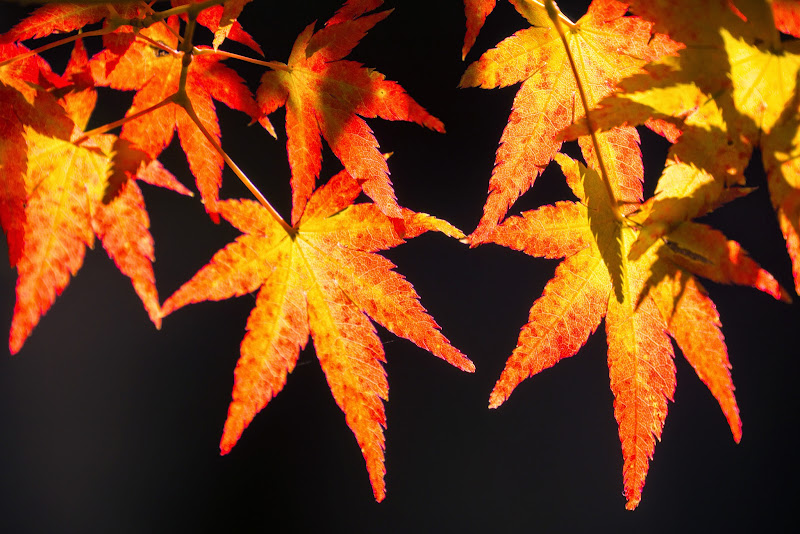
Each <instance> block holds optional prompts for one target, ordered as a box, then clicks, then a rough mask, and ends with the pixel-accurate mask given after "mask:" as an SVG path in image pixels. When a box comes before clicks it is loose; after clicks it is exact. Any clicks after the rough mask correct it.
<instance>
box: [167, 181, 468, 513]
mask: <svg viewBox="0 0 800 534" xmlns="http://www.w3.org/2000/svg"><path fill="white" fill-rule="evenodd" d="M359 192H360V187H359V185H358V183H357V182H356V181H355V180H354V179H353V178H352V177H350V176H349V175H348V174H347V173H346V172H344V171H342V172H341V173H339V174H338V175H336V176H335V177H334V178H332V179H331V180H330V181H329V182H328V183H327V184H325V185H324V186H323V187H321V188H319V189H317V190H316V191H315V192H314V194H313V196H312V197H311V199H310V200H309V202H308V205H307V207H306V210H305V212H304V214H303V216H302V218H301V219H300V221H299V223H298V225H297V227H296V230H291V232H287V230H286V229H285V228H284V227H283V226H282V225H281V224H279V223H278V222H276V219H274V218H273V217H272V216H271V215H270V213H269V212H268V211H267V210H266V209H264V208H263V207H262V206H260V205H259V204H257V203H255V202H253V201H247V200H243V201H236V200H232V201H221V202H220V204H219V208H220V214H221V215H222V217H223V218H224V219H225V220H227V221H229V222H230V223H231V224H233V225H234V226H236V227H237V228H238V229H239V230H241V231H242V232H243V235H242V236H240V237H239V238H237V239H236V241H234V242H233V243H231V244H229V245H227V246H226V247H225V248H223V249H222V250H220V251H219V252H217V253H216V254H215V255H214V257H213V258H212V259H211V261H210V262H209V263H208V265H206V266H205V267H203V268H202V269H201V270H200V271H199V272H198V273H197V274H196V275H195V276H194V277H193V278H192V279H191V280H190V281H189V282H187V283H186V284H184V285H183V286H182V287H181V288H180V289H178V291H176V292H175V294H174V295H172V296H171V297H169V298H168V299H167V301H166V302H165V303H164V306H163V313H164V315H167V314H169V313H171V312H173V311H175V310H176V309H178V308H180V307H182V306H185V305H186V304H189V303H193V302H201V301H204V300H222V299H227V298H230V297H233V296H239V295H243V294H245V293H249V292H252V291H255V290H257V289H259V288H260V290H259V292H258V296H257V297H256V307H255V308H254V309H253V311H252V313H251V314H250V317H249V318H248V321H247V333H246V334H245V337H244V339H243V340H242V345H241V358H240V359H239V362H238V364H237V366H236V371H235V373H234V377H235V381H234V388H233V400H232V402H231V405H230V408H229V410H228V418H227V421H226V422H225V429H224V431H223V435H222V440H221V443H220V449H221V451H222V453H223V454H225V453H227V452H229V451H230V450H231V448H232V447H233V446H234V445H235V443H236V442H237V440H238V439H239V437H240V436H241V434H242V432H243V430H244V428H245V427H246V426H247V425H248V424H249V423H250V421H252V419H253V417H254V416H255V414H256V413H257V412H258V411H259V410H261V409H262V408H264V406H266V404H267V403H268V402H269V401H270V399H272V397H274V396H275V395H276V394H278V392H280V390H281V389H282V388H283V386H284V384H285V382H286V376H287V374H288V373H290V372H291V371H292V369H293V368H294V366H295V363H296V362H297V358H298V355H299V352H300V350H301V349H302V348H304V347H305V345H306V343H307V340H308V337H309V334H310V335H311V337H312V339H313V340H314V347H315V349H316V352H317V357H318V358H319V361H320V364H321V366H322V370H323V371H324V372H325V376H326V377H327V380H328V384H329V386H330V388H331V392H332V393H333V397H334V399H335V400H336V403H337V404H338V405H339V407H340V408H341V409H342V411H343V412H344V414H345V419H346V421H347V424H348V426H349V427H350V429H351V430H352V431H353V434H355V437H356V441H357V442H358V444H359V446H360V447H361V451H362V454H363V455H364V459H365V461H366V465H367V471H368V473H369V478H370V481H371V483H372V488H373V492H374V494H375V498H376V499H377V500H378V501H380V500H382V499H383V498H384V495H385V489H384V480H383V478H384V473H385V468H384V437H383V428H384V427H385V424H386V418H385V414H384V408H383V403H382V402H381V400H382V399H383V400H386V399H387V395H388V385H387V382H386V376H385V373H384V370H383V367H382V366H381V363H382V362H383V361H384V352H383V346H382V344H381V342H380V340H379V339H378V336H377V334H376V332H375V328H374V327H373V325H372V323H371V322H370V319H372V321H375V322H376V323H378V324H381V325H382V326H384V327H385V328H386V329H387V330H389V331H390V332H392V333H394V334H395V335H397V336H400V337H404V338H406V339H409V340H411V341H412V342H414V343H416V344H417V345H418V346H420V347H422V348H424V349H426V350H428V351H430V352H431V353H433V354H434V355H436V356H438V357H440V358H442V359H443V360H445V361H447V362H449V363H450V364H452V365H454V366H456V367H458V368H460V369H462V370H465V371H470V372H472V371H474V365H473V364H472V362H471V361H470V360H468V359H467V358H466V357H465V356H464V355H463V354H461V352H459V351H458V350H457V349H455V348H454V347H452V346H451V345H450V343H449V341H448V340H447V339H446V338H445V337H444V336H443V335H442V334H441V333H440V331H439V327H438V326H437V324H436V323H435V322H434V321H433V319H432V318H431V317H430V316H429V315H428V314H427V312H426V311H425V309H424V308H423V307H422V306H421V304H420V303H419V298H418V296H417V294H416V292H415V291H414V289H413V287H412V286H411V284H410V283H408V282H407V281H406V280H405V279H404V278H403V277H402V276H401V275H400V274H398V273H396V272H394V271H393V270H392V269H393V268H394V265H393V264H392V263H391V262H390V261H388V260H387V259H385V258H384V257H382V256H380V255H378V254H375V252H376V251H379V250H384V249H387V248H391V247H394V246H397V245H399V244H401V243H403V242H404V238H410V237H414V236H416V235H419V234H421V233H424V232H426V231H429V230H433V231H439V232H443V233H444V234H446V235H449V236H453V237H463V234H462V233H461V232H459V231H458V230H457V229H455V228H454V227H452V226H450V225H449V224H448V223H446V222H444V221H441V220H438V219H435V218H434V217H431V216H429V215H425V214H421V213H414V212H411V211H409V210H405V209H404V210H403V211H402V214H403V221H404V223H405V235H404V236H403V237H400V236H398V234H397V233H396V231H395V230H394V225H393V224H392V219H390V218H388V217H387V216H385V215H384V214H383V213H381V211H380V210H379V209H378V208H377V207H376V206H375V205H374V204H353V201H354V200H355V198H356V197H357V196H358V194H359Z"/></svg>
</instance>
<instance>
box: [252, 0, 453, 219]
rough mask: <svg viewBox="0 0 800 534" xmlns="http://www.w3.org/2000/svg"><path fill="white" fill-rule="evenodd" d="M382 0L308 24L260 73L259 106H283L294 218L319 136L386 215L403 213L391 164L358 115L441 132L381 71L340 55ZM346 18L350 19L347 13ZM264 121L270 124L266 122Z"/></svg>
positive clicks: (310, 181) (318, 150)
mask: <svg viewBox="0 0 800 534" xmlns="http://www.w3.org/2000/svg"><path fill="white" fill-rule="evenodd" d="M379 4H380V2H375V1H372V0H370V1H366V2H364V1H361V2H348V3H347V4H346V5H345V6H344V7H343V8H342V9H341V10H340V11H339V12H338V13H337V14H336V15H334V18H332V19H331V20H330V21H328V24H327V25H326V26H325V27H324V28H323V29H321V30H319V31H317V32H314V25H313V24H312V25H310V26H308V27H307V28H306V29H305V30H304V31H303V32H302V33H301V34H300V36H299V37H298V38H297V40H296V41H295V43H294V47H293V48H292V52H291V54H290V56H289V61H288V63H287V64H286V65H285V66H284V67H283V68H280V69H278V70H274V71H269V72H266V73H265V74H264V76H263V77H262V78H261V85H260V86H259V89H258V92H257V100H258V104H259V106H260V107H261V112H262V113H263V114H264V115H268V114H270V113H272V112H273V111H275V110H276V109H278V108H279V107H281V106H286V137H287V141H286V148H287V151H288V156H289V164H290V166H291V169H292V179H291V183H292V219H291V222H292V224H294V223H296V222H297V221H298V220H300V217H301V216H302V215H303V210H304V209H305V205H306V202H307V201H308V199H309V197H310V196H311V192H312V191H313V190H314V184H315V182H316V179H317V177H318V176H319V172H320V169H321V166H322V142H321V139H320V137H324V138H325V141H326V142H327V143H328V145H329V146H330V147H331V150H332V151H333V153H334V154H335V155H336V157H337V158H339V160H340V161H341V162H342V164H343V165H344V168H345V169H346V170H347V171H348V172H349V173H350V174H351V175H352V176H353V177H354V178H355V179H356V180H358V182H359V183H360V184H361V186H362V188H363V190H364V193H366V194H367V195H368V196H369V197H370V198H372V199H373V200H374V201H375V203H376V204H377V206H378V207H379V208H380V209H381V211H383V212H384V213H385V214H387V215H389V216H390V217H394V218H398V219H402V218H403V217H402V210H401V209H400V207H399V206H398V204H397V199H396V198H395V195H394V189H393V188H392V184H391V181H390V180H389V168H388V166H387V164H386V161H385V159H384V157H383V155H382V154H381V152H380V150H379V149H378V141H377V140H376V139H375V136H374V135H373V133H372V131H371V130H370V128H369V126H367V123H366V122H365V121H364V118H372V117H381V118H383V119H386V120H405V121H412V122H416V123H417V124H421V125H423V126H426V127H428V128H431V129H433V130H436V131H439V132H443V131H444V126H443V125H442V123H441V121H439V119H437V118H435V117H433V116H432V115H430V114H429V113H428V112H427V111H425V110H424V109H423V108H422V107H421V106H420V105H419V104H417V102H415V101H414V100H413V99H412V98H411V97H410V96H408V95H407V94H406V92H405V91H404V90H403V88H402V87H400V85H398V84H397V83H395V82H392V81H389V80H387V79H386V78H385V77H384V76H383V74H381V73H379V72H377V71H375V70H372V69H367V68H364V67H363V66H362V65H361V64H359V63H356V62H353V61H345V60H343V59H342V58H343V57H345V56H346V55H347V54H349V53H350V51H351V50H352V49H353V47H355V46H356V45H357V44H358V42H359V41H360V40H361V38H362V37H364V35H365V33H366V32H367V31H368V30H369V29H370V28H372V27H373V26H374V25H375V24H376V23H378V22H379V21H381V20H383V19H384V18H385V17H386V16H388V15H389V13H390V11H384V12H381V13H376V14H372V15H365V16H360V15H361V14H362V13H363V12H364V10H366V9H371V8H373V7H375V5H379ZM345 17H352V18H345ZM261 122H262V124H263V125H264V126H265V127H266V128H268V129H271V125H270V124H269V121H268V120H266V119H265V118H264V119H262V121H261Z"/></svg>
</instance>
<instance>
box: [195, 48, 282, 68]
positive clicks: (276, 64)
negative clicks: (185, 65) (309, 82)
mask: <svg viewBox="0 0 800 534" xmlns="http://www.w3.org/2000/svg"><path fill="white" fill-rule="evenodd" d="M193 53H194V55H196V56H205V55H208V54H217V55H220V56H224V57H229V58H231V59H238V60H241V61H247V62H248V63H255V64H256V65H261V66H263V67H268V68H270V69H272V70H282V71H289V70H291V69H290V68H289V66H288V65H287V64H286V63H281V62H280V61H262V60H260V59H255V58H251V57H247V56H241V55H239V54H234V53H233V52H225V51H224V50H214V49H213V48H197V47H195V48H194V50H193Z"/></svg>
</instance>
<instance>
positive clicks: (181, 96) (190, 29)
mask: <svg viewBox="0 0 800 534" xmlns="http://www.w3.org/2000/svg"><path fill="white" fill-rule="evenodd" d="M196 5H200V4H196ZM188 17H189V22H188V24H187V25H186V34H185V39H184V41H183V43H181V47H180V50H181V51H182V52H183V54H184V55H183V68H182V69H181V79H180V84H179V86H178V92H177V93H175V94H174V95H173V98H174V102H175V103H176V104H178V105H179V106H181V107H182V108H183V109H184V110H186V113H187V114H188V115H189V118H190V119H192V122H194V123H195V125H196V126H197V127H198V128H199V129H200V133H202V134H203V136H204V137H205V138H206V140H207V141H208V142H209V143H211V146H212V147H214V150H216V151H217V153H219V155H221V156H222V159H223V160H224V161H225V163H226V164H227V165H228V167H230V168H231V170H232V171H233V173H234V174H235V175H236V176H237V177H238V178H239V180H241V182H242V183H243V184H244V185H245V187H247V189H249V190H250V192H251V193H253V195H254V196H255V197H256V199H257V200H258V201H259V202H260V203H261V205H262V206H264V207H265V208H266V209H267V211H268V212H269V214H270V215H271V216H272V218H273V219H275V221H276V222H277V223H278V224H280V225H281V228H283V229H284V230H285V231H286V233H287V234H290V235H291V234H293V233H294V230H293V229H292V227H291V226H289V224H288V223H287V222H286V221H285V220H284V219H283V217H281V216H280V214H279V213H278V212H277V210H276V209H275V208H273V207H272V204H270V203H269V201H268V200H267V198H266V197H265V196H264V195H263V194H262V193H261V191H259V190H258V188H257V187H256V186H255V184H253V182H251V181H250V178H248V177H247V175H246V174H245V173H244V172H243V171H242V170H241V169H240V168H239V166H238V165H236V163H234V161H233V160H232V159H231V158H230V156H228V154H227V152H225V150H223V148H222V145H220V144H219V141H217V140H216V138H215V137H214V136H213V135H211V132H209V131H208V129H207V128H206V127H205V126H204V125H203V123H202V122H201V121H200V117H198V116H197V113H196V112H195V110H194V106H192V101H191V99H190V98H189V95H188V94H187V93H186V76H187V73H188V72H189V65H190V64H191V63H192V53H193V52H194V49H193V46H192V39H193V37H194V28H195V23H196V19H197V12H196V11H189V12H188Z"/></svg>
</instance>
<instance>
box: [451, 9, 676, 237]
mask: <svg viewBox="0 0 800 534" xmlns="http://www.w3.org/2000/svg"><path fill="white" fill-rule="evenodd" d="M512 3H513V4H514V6H515V7H516V8H517V10H518V11H519V12H520V13H521V14H522V15H523V16H524V17H525V18H526V19H527V20H528V21H529V22H530V24H531V28H527V29H524V30H521V31H519V32H517V33H516V34H514V35H513V36H511V37H509V38H507V39H505V40H504V41H502V42H501V43H500V44H499V45H498V46H497V48H495V49H493V50H489V51H488V52H486V53H484V54H483V56H481V58H480V59H479V60H478V61H476V62H475V63H473V64H472V65H470V66H469V67H468V68H467V71H466V72H465V73H464V76H463V77H462V79H461V87H482V88H494V87H503V86H508V85H512V84H515V83H520V82H521V86H520V89H519V91H518V92H517V95H516V97H515V99H514V107H513V110H512V112H511V115H510V116H509V119H508V125H507V126H506V128H505V131H504V132H503V136H502V138H501V141H500V142H501V145H500V147H499V148H498V150H497V155H496V159H495V168H494V171H493V173H492V178H491V180H490V182H489V196H488V198H487V200H486V205H485V206H484V212H483V217H482V218H481V221H480V223H479V225H478V227H477V229H476V230H475V232H474V233H473V234H472V236H470V237H471V241H472V243H473V244H478V243H480V242H482V241H483V240H484V239H485V238H486V237H487V236H488V234H489V232H491V230H492V228H493V227H494V226H495V225H496V224H497V223H498V222H499V221H500V220H501V219H502V218H503V217H504V216H505V214H506V212H507V211H508V209H509V208H510V207H511V205H512V204H513V203H514V201H516V199H517V198H518V197H519V196H520V195H521V194H523V193H524V192H525V191H527V190H528V189H529V188H530V187H531V186H532V185H533V183H534V181H535V180H536V177H537V176H538V175H539V174H541V172H542V171H543V170H544V168H545V167H546V166H547V164H548V163H549V162H550V160H551V159H552V158H553V156H554V155H555V153H556V152H557V151H558V149H559V147H560V146H561V141H560V140H558V139H557V137H556V136H557V134H558V132H559V131H560V130H561V129H562V128H564V127H566V126H567V125H569V124H570V123H572V122H573V121H574V120H575V119H577V118H580V117H581V116H583V113H584V112H583V108H582V105H581V102H580V99H579V98H578V97H577V96H576V95H577V85H576V83H577V82H576V80H575V76H574V75H573V72H572V69H571V67H570V64H569V62H568V58H567V54H566V50H565V49H564V45H563V44H562V41H561V38H560V36H559V34H558V32H557V31H556V29H555V27H554V26H553V22H552V21H551V20H550V18H549V17H548V15H547V13H546V11H545V9H544V7H542V6H541V5H539V4H537V3H534V2H528V1H524V0H512ZM626 11H627V6H626V5H625V4H623V3H621V2H617V1H616V0H596V1H595V2H593V3H592V4H591V6H590V7H589V10H588V12H587V13H586V15H585V16H584V17H582V18H581V19H580V20H579V21H578V22H576V23H573V22H571V21H569V20H568V19H567V18H566V17H564V16H563V15H560V17H561V19H562V20H563V22H562V24H564V25H566V26H567V27H568V28H569V32H568V34H567V39H568V43H569V47H570V50H571V52H572V54H573V56H574V57H575V58H576V63H577V66H578V76H579V77H580V82H581V84H582V85H583V87H584V88H585V90H586V96H587V98H588V101H589V105H590V106H593V105H594V104H595V103H596V102H598V101H599V100H600V99H601V98H603V97H604V96H606V95H607V94H609V93H610V92H611V91H612V90H613V88H614V85H615V84H616V82H617V81H618V80H620V79H622V78H623V77H625V76H627V75H629V74H632V73H634V72H637V71H638V69H639V68H640V67H641V66H643V65H644V64H645V63H646V62H647V61H649V60H653V59H656V58H657V57H659V56H660V55H662V54H664V53H666V52H669V51H672V50H673V48H674V46H673V44H672V43H670V42H669V41H668V40H666V39H664V38H663V37H662V36H653V35H652V34H651V30H650V26H651V25H650V24H649V23H647V22H645V21H642V20H641V19H638V18H636V17H626V16H624V15H625V13H626ZM600 149H601V150H602V151H603V152H604V154H603V155H604V159H609V160H610V159H614V158H620V157H624V158H630V154H624V155H623V154H617V153H616V144H615V142H614V141H613V140H610V139H606V138H605V137H604V136H600ZM620 186H621V187H622V188H625V189H628V190H633V189H635V185H633V184H624V183H620ZM620 198H621V197H620ZM630 200H632V201H637V200H640V199H639V198H632V199H630Z"/></svg>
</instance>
